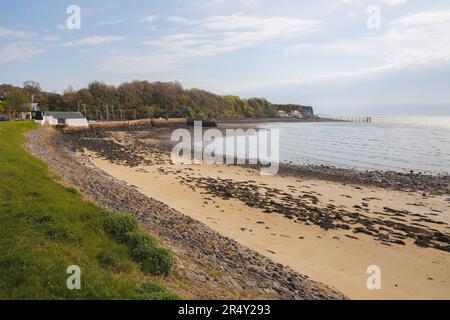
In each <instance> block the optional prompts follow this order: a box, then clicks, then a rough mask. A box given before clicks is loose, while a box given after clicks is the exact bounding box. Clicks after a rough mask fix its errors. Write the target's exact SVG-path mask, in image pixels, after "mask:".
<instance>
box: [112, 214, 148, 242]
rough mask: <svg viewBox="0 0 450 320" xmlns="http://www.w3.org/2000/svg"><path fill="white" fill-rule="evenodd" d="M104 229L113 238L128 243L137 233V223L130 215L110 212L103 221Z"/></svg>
mask: <svg viewBox="0 0 450 320" xmlns="http://www.w3.org/2000/svg"><path fill="white" fill-rule="evenodd" d="M104 228H105V231H106V232H107V233H108V234H109V235H110V236H111V237H113V238H114V239H116V240H117V241H119V242H122V243H129V242H130V241H131V239H133V238H134V237H135V236H136V234H138V233H139V225H138V223H137V221H136V220H135V219H133V218H132V217H130V216H128V215H125V214H120V213H111V214H110V215H108V216H107V217H106V219H105V221H104Z"/></svg>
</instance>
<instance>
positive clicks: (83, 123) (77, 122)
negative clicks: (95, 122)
mask: <svg viewBox="0 0 450 320" xmlns="http://www.w3.org/2000/svg"><path fill="white" fill-rule="evenodd" d="M66 126H69V127H88V126H89V123H88V121H87V119H66Z"/></svg>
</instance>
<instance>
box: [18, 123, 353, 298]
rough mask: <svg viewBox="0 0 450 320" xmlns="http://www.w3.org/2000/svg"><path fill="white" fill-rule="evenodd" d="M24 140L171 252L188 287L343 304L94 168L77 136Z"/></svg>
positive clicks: (225, 294) (68, 179) (34, 135)
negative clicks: (136, 221) (131, 216)
mask: <svg viewBox="0 0 450 320" xmlns="http://www.w3.org/2000/svg"><path fill="white" fill-rule="evenodd" d="M134 130H136V129H134ZM97 133H98V132H97ZM94 134H96V133H94ZM27 138H28V144H27V149H28V150H29V151H30V152H31V153H32V154H33V155H35V156H36V157H38V158H39V159H41V160H42V161H44V162H45V163H47V165H48V166H49V169H50V170H51V171H52V172H53V173H55V174H56V175H58V176H59V177H61V179H62V181H63V182H64V183H66V184H69V185H72V186H75V187H77V189H78V190H81V192H82V193H83V194H84V195H85V196H86V197H87V198H89V199H91V200H93V201H94V202H96V203H97V204H98V205H100V206H101V207H103V208H105V209H108V210H112V211H121V212H126V213H128V214H131V215H133V216H134V217H136V218H137V219H138V220H139V221H140V222H141V223H142V224H143V226H144V227H145V228H148V229H149V230H150V231H151V232H152V233H154V234H155V235H156V236H157V237H158V238H159V239H160V240H161V241H162V242H163V243H164V244H165V245H166V246H167V247H169V248H170V249H171V250H172V251H173V253H174V256H175V262H176V267H175V272H176V274H177V275H179V276H181V277H182V278H183V279H186V281H188V283H189V285H190V286H197V287H199V288H200V291H202V289H203V291H205V292H206V291H208V292H211V294H212V293H214V298H216V299H217V298H224V299H226V298H236V296H241V297H251V298H266V299H267V298H272V299H308V300H309V299H345V296H344V295H342V294H341V293H339V292H337V291H336V290H333V289H331V288H329V287H327V286H325V285H323V284H320V283H317V282H314V281H312V280H310V279H309V278H308V277H306V276H302V275H300V274H298V273H296V272H294V271H292V270H291V269H290V268H287V267H285V266H283V265H281V264H279V263H275V262H273V261H272V260H270V259H268V258H266V257H264V256H262V255H260V254H258V253H256V252H255V251H252V250H250V249H247V248H245V247H243V246H241V245H240V244H238V243H237V242H236V241H234V240H231V239H229V238H226V237H223V236H221V235H220V234H219V233H217V232H215V231H213V230H211V229H210V228H208V227H207V226H206V225H204V224H202V223H200V222H198V221H195V220H193V219H191V218H189V217H187V216H185V215H183V214H181V213H179V212H177V211H176V210H173V209H171V208H169V207H168V206H166V205H165V204H163V203H161V202H159V201H157V200H155V199H152V198H149V197H146V196H144V195H143V194H141V193H140V192H138V191H137V190H136V189H135V188H133V187H130V186H128V185H126V184H125V183H123V182H120V181H118V180H116V179H114V178H112V177H111V176H109V175H107V174H106V173H105V172H103V171H102V170H100V169H98V168H95V167H93V166H92V165H91V164H90V161H89V159H88V158H87V157H85V156H83V155H81V156H80V155H78V154H76V153H75V151H76V150H77V148H79V146H74V145H71V144H70V141H72V142H73V141H76V139H77V137H76V136H73V135H72V136H71V139H66V138H64V137H63V135H62V134H60V133H57V132H54V131H51V132H50V131H49V130H47V129H40V130H36V131H33V132H31V133H30V134H28V137H27ZM73 139H75V140H73ZM117 154H120V152H119V153H116V155H117ZM231 292H233V294H231ZM194 298H199V296H195V295H194Z"/></svg>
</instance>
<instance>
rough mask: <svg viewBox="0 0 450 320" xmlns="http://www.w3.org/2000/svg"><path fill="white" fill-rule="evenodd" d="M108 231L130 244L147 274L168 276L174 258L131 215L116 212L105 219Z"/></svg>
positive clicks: (136, 259)
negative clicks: (140, 228)
mask: <svg viewBox="0 0 450 320" xmlns="http://www.w3.org/2000/svg"><path fill="white" fill-rule="evenodd" d="M104 225H105V230H106V232H107V233H108V234H109V235H111V236H112V237H113V238H115V239H116V240H117V241H119V242H122V243H125V244H127V245H128V247H129V249H130V251H131V258H132V259H133V260H134V261H136V262H138V263H139V265H140V267H141V269H142V271H143V272H145V273H147V274H152V275H158V276H159V275H161V276H167V275H169V274H170V272H171V271H172V268H173V258H172V255H171V254H170V252H169V251H167V250H166V249H164V248H162V247H161V246H160V245H159V244H158V243H157V242H156V240H155V239H153V238H152V237H149V236H148V235H146V234H144V233H143V232H142V231H140V230H139V225H138V223H137V221H136V220H135V219H134V218H132V217H131V216H128V215H124V214H118V213H114V214H111V215H110V216H109V217H107V218H106V220H105V223H104Z"/></svg>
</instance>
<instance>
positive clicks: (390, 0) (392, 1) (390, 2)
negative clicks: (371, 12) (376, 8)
mask: <svg viewBox="0 0 450 320" xmlns="http://www.w3.org/2000/svg"><path fill="white" fill-rule="evenodd" d="M407 1H408V0H375V1H373V0H341V2H343V3H350V4H351V3H359V4H362V3H366V4H367V3H370V4H374V3H378V4H381V5H386V6H390V7H392V6H398V5H401V4H405V3H406V2H407Z"/></svg>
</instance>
